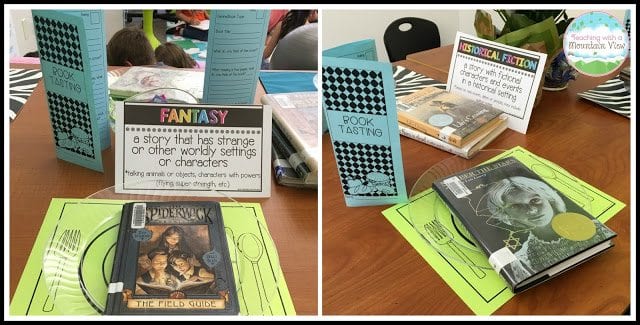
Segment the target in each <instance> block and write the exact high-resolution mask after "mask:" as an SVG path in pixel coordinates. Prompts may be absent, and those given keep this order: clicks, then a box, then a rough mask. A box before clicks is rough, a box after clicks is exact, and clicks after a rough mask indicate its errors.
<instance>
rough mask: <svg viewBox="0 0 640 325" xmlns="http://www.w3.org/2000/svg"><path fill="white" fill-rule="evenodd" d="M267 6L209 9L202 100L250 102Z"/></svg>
mask: <svg viewBox="0 0 640 325" xmlns="http://www.w3.org/2000/svg"><path fill="white" fill-rule="evenodd" d="M268 23H269V10H212V11H211V26H212V27H213V28H212V29H211V32H210V33H209V36H208V39H207V64H206V66H205V78H204V95H203V96H204V97H203V103H207V104H220V105H224V104H252V103H253V101H254V97H255V93H256V86H257V82H258V72H259V71H260V65H261V64H262V49H263V47H264V41H265V38H266V36H267V25H268Z"/></svg>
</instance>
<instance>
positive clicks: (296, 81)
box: [259, 70, 318, 94]
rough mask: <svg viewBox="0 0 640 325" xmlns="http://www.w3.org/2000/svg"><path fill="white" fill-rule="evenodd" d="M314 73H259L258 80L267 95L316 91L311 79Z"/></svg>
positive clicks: (267, 71) (315, 74)
mask: <svg viewBox="0 0 640 325" xmlns="http://www.w3.org/2000/svg"><path fill="white" fill-rule="evenodd" d="M317 74H318V72H316V71H306V72H305V71H270V70H266V71H260V74H259V78H260V82H261V83H262V87H263V88H264V91H265V92H266V93H267V94H282V93H294V92H303V91H316V90H317V89H316V87H315V86H314V84H313V78H314V77H315V76H317Z"/></svg>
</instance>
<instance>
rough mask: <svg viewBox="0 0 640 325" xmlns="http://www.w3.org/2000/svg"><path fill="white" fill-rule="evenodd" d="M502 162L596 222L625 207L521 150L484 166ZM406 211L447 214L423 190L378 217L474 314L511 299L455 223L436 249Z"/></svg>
mask: <svg viewBox="0 0 640 325" xmlns="http://www.w3.org/2000/svg"><path fill="white" fill-rule="evenodd" d="M504 157H515V158H516V159H518V160H519V161H521V162H522V163H524V164H525V165H526V166H527V167H529V168H530V169H531V170H533V171H534V172H535V173H536V174H538V175H539V176H540V177H542V178H543V179H544V180H545V181H547V182H548V183H550V184H551V185H553V186H554V187H555V188H556V189H558V190H559V191H561V192H562V193H563V194H565V195H566V196H567V197H569V198H571V199H572V200H573V201H574V202H575V203H576V204H578V205H580V206H582V207H583V208H584V209H585V210H587V211H588V212H590V213H591V214H592V215H593V216H594V217H596V218H597V219H598V220H599V221H600V222H605V221H607V220H609V219H610V218H612V217H613V216H614V215H615V214H616V213H618V212H619V211H620V210H622V209H623V208H624V207H625V204H624V203H622V202H620V201H618V200H617V199H615V198H613V197H612V196H610V195H608V194H606V193H604V192H602V191H600V190H598V189H597V188H595V187H593V186H591V185H589V184H587V183H585V182H583V181H582V180H580V179H578V178H576V177H575V176H573V175H571V174H570V173H569V172H567V171H566V170H564V169H563V168H561V167H560V166H558V165H556V164H554V163H552V162H550V161H548V160H546V159H544V158H541V157H538V156H536V155H535V154H533V153H531V152H529V151H527V150H526V149H524V148H522V147H515V148H512V149H510V150H507V151H505V152H504V153H501V154H499V155H497V156H495V157H494V158H492V159H490V160H489V161H493V160H497V159H501V158H504ZM414 209H416V210H414ZM410 210H411V211H421V212H423V213H432V214H433V218H434V219H436V218H437V219H438V220H446V219H448V220H450V219H451V218H450V217H449V216H450V212H449V209H448V208H447V207H446V205H445V204H444V203H443V202H442V201H441V200H440V198H439V197H438V195H437V194H436V193H435V192H434V191H433V190H432V189H428V190H426V191H424V192H422V193H419V194H418V195H415V196H413V197H412V198H411V199H410V202H409V203H403V204H397V205H395V206H393V207H391V208H389V209H387V210H384V211H383V212H382V214H383V215H384V216H385V217H386V218H387V220H389V222H391V224H392V225H393V226H394V227H395V228H396V229H397V230H398V231H399V232H400V233H401V234H402V236H403V237H405V239H406V240H407V241H408V242H409V243H410V244H411V245H412V246H413V248H415V249H416V250H417V251H418V253H420V255H421V256H422V258H424V259H425V261H427V263H429V265H430V266H431V267H432V268H433V269H434V270H435V271H436V272H437V273H438V274H439V275H440V276H441V277H442V278H443V279H444V281H445V282H447V284H448V285H449V286H450V287H451V289H453V291H455V292H456V294H458V296H459V297H460V298H461V299H462V300H463V301H464V302H465V303H466V304H467V306H469V308H470V309H471V310H472V311H473V312H474V313H476V314H477V315H490V314H492V313H493V312H495V311H496V310H497V309H498V308H500V306H502V305H503V304H505V303H506V302H507V301H509V299H511V297H513V296H514V294H513V293H512V292H511V291H510V290H509V288H508V287H507V284H506V282H504V280H502V278H501V277H500V276H499V275H498V273H496V272H495V271H493V269H491V266H490V265H489V263H488V261H487V258H486V256H484V255H483V254H482V253H481V252H480V251H479V250H477V249H475V248H474V247H473V246H471V245H470V244H465V243H468V242H467V240H464V237H465V236H468V235H467V234H464V233H463V232H462V231H459V225H458V224H454V223H452V222H449V223H447V222H443V225H444V227H445V228H446V231H447V232H448V233H450V234H452V238H454V240H437V239H430V241H431V242H433V243H436V245H438V247H437V249H438V250H436V249H434V248H433V247H431V246H430V245H429V243H428V242H427V241H426V239H425V238H423V237H421V234H420V233H419V232H418V231H417V230H416V229H415V228H414V225H413V223H412V218H411V215H410ZM425 211H427V212H425ZM438 216H442V218H439V217H438ZM445 216H446V217H445ZM440 239H442V238H440ZM455 239H459V240H455ZM462 261H468V262H467V263H464V262H462ZM469 264H471V265H469ZM474 265H477V266H480V267H477V266H474Z"/></svg>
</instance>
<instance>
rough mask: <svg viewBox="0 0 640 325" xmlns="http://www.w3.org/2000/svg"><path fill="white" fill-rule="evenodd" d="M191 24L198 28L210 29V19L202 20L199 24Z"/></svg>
mask: <svg viewBox="0 0 640 325" xmlns="http://www.w3.org/2000/svg"><path fill="white" fill-rule="evenodd" d="M189 26H191V27H193V28H197V29H202V30H209V19H205V20H201V21H200V23H199V24H197V25H193V24H189Z"/></svg>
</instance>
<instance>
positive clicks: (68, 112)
mask: <svg viewBox="0 0 640 325" xmlns="http://www.w3.org/2000/svg"><path fill="white" fill-rule="evenodd" d="M32 16H33V26H34V30H35V34H36V39H37V43H38V52H39V54H40V65H41V68H42V75H43V79H44V87H45V91H46V98H47V105H48V107H49V117H50V118H51V127H52V129H53V137H54V143H55V146H56V155H57V156H58V158H60V159H62V160H66V161H69V162H71V163H74V164H78V165H81V166H84V167H87V168H90V169H93V170H97V171H102V170H103V168H102V154H101V152H102V150H103V149H106V148H108V147H109V146H110V145H111V138H110V133H109V123H108V118H107V107H108V94H107V59H106V47H105V44H106V42H105V29H104V15H103V13H102V11H101V10H64V11H62V10H33V11H32Z"/></svg>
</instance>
